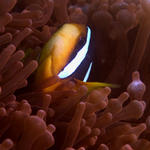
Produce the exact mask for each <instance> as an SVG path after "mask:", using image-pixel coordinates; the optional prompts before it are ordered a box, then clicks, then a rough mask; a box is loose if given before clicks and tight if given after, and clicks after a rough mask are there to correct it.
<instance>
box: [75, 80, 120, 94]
mask: <svg viewBox="0 0 150 150" xmlns="http://www.w3.org/2000/svg"><path fill="white" fill-rule="evenodd" d="M75 81H76V82H77V83H78V84H79V85H85V86H86V87H87V88H88V91H92V90H94V89H97V88H102V87H110V88H119V87H120V86H119V85H116V84H109V83H103V82H83V81H80V80H78V79H75Z"/></svg>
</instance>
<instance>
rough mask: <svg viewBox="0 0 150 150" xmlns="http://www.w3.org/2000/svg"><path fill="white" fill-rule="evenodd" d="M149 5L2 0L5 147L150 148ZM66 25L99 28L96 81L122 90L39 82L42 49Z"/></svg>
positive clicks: (144, 0)
mask: <svg viewBox="0 0 150 150" xmlns="http://www.w3.org/2000/svg"><path fill="white" fill-rule="evenodd" d="M149 7H150V2H149V0H141V1H140V0H64V1H62V0H30V1H28V0H18V1H17V0H0V150H150V110H149V106H150V101H149V98H150V91H149V90H150V84H149V83H150V82H149V81H150V79H149V64H150V62H149V54H150V53H149V46H150V45H149V43H150V42H149V33H150V32H149V24H150V21H149V12H150V11H149V10H150V8H149ZM65 23H78V24H82V25H86V26H87V25H88V26H89V27H90V28H91V29H92V36H93V37H92V41H91V45H90V48H92V50H93V56H92V57H93V58H92V59H93V62H94V63H93V70H92V73H91V76H90V80H91V81H106V82H108V83H115V84H120V88H118V89H110V88H109V87H104V88H96V89H92V90H89V89H88V87H87V86H86V84H82V82H81V83H79V82H77V81H76V80H74V79H73V78H71V77H70V78H68V79H66V80H61V79H59V78H58V77H57V76H52V77H50V78H49V79H48V81H47V82H43V83H41V84H36V85H35V82H34V81H35V73H36V71H37V67H38V59H39V55H40V53H41V51H42V48H43V46H44V44H45V43H46V42H47V41H48V40H49V39H50V38H51V36H52V34H53V33H54V32H55V31H56V30H57V29H58V28H60V27H61V26H62V25H63V24H65ZM39 65H40V64H39ZM137 70H138V71H137ZM131 76H132V81H131ZM57 82H59V84H58V85H57V86H56V87H55V88H52V90H51V91H48V92H44V91H43V90H42V89H43V87H45V85H48V86H49V85H55V83H57ZM116 95H117V96H116ZM118 95H119V96H118Z"/></svg>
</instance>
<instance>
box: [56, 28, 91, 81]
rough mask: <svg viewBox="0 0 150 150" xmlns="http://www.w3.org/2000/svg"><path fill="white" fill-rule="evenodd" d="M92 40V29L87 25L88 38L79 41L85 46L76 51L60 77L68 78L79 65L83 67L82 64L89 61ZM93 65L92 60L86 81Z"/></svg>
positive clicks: (85, 76)
mask: <svg viewBox="0 0 150 150" xmlns="http://www.w3.org/2000/svg"><path fill="white" fill-rule="evenodd" d="M90 40H91V29H90V28H89V27H87V35H86V39H85V41H84V39H82V40H81V41H80V43H79V46H80V45H83V47H82V48H81V49H79V51H78V52H76V50H75V51H74V53H73V54H72V56H71V57H70V58H71V60H70V61H69V62H68V64H67V65H66V66H65V67H64V69H63V70H62V71H61V72H60V73H59V74H58V76H59V77H60V78H62V79H63V78H67V77H69V76H71V75H73V74H74V73H75V72H76V71H77V70H78V68H79V67H82V66H81V65H82V64H84V63H87V62H86V57H87V53H88V51H89V45H90ZM80 47H81V46H80ZM75 52H76V53H75ZM73 56H74V57H73ZM84 61H85V62H84ZM91 67H92V62H90V64H89V68H88V70H87V71H86V74H85V75H84V81H87V79H88V76H89V74H90V70H91ZM82 69H84V66H83V67H82Z"/></svg>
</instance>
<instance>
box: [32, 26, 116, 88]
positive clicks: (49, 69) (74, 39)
mask: <svg viewBox="0 0 150 150" xmlns="http://www.w3.org/2000/svg"><path fill="white" fill-rule="evenodd" d="M85 36H86V42H85V45H84V46H83V47H82V48H81V49H80V50H79V51H78V52H77V53H76V56H75V57H74V58H73V59H72V60H71V61H70V58H71V56H72V54H73V53H74V52H75V47H76V45H77V44H78V43H79V41H80V39H81V38H82V37H85ZM90 36H91V31H90V28H87V27H85V26H84V25H80V24H64V25H63V26H62V27H61V28H60V29H59V30H58V31H57V32H56V33H55V34H54V35H53V36H52V37H51V39H50V40H49V41H48V42H47V43H46V44H45V46H44V48H43V50H42V52H41V56H40V60H39V67H38V69H37V72H36V76H35V83H36V85H39V84H42V83H43V82H44V83H45V82H47V81H49V79H51V78H53V77H54V76H58V77H59V79H60V78H65V79H66V78H67V77H69V76H70V75H71V74H72V73H73V72H74V71H75V70H76V69H77V68H78V67H79V66H80V64H81V62H82V61H83V60H84V59H85V57H86V54H87V52H88V47H89V44H90ZM91 65H92V63H91V64H90V67H91ZM90 67H89V68H90ZM87 73H88V71H87ZM88 74H89V73H88ZM87 78H88V77H86V76H85V78H84V81H85V80H87ZM78 83H80V84H84V85H86V86H87V87H88V88H89V87H92V88H94V87H96V88H97V87H104V86H109V87H114V85H112V84H106V83H98V82H96V84H95V82H93V83H92V82H90V83H88V82H86V84H85V82H82V81H80V80H78ZM60 84H61V82H60V80H58V81H56V83H54V84H52V85H50V84H49V85H48V84H47V86H46V87H45V88H44V89H46V90H44V91H51V90H54V89H55V88H56V87H58V86H59V85H60Z"/></svg>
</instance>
